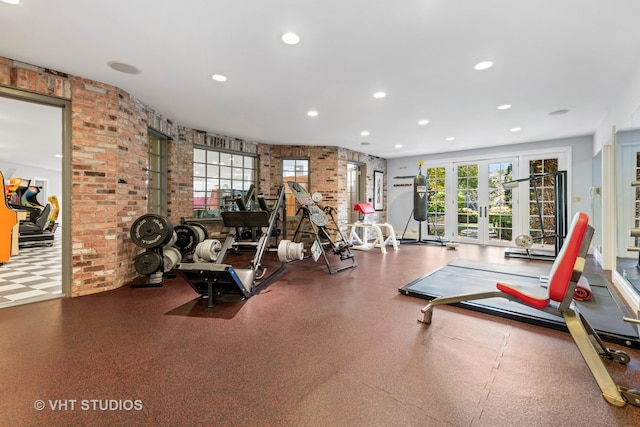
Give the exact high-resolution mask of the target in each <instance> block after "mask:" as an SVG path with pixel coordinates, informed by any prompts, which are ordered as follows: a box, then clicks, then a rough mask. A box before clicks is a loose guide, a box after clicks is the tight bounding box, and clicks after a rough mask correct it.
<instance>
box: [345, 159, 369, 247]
mask: <svg viewBox="0 0 640 427" xmlns="http://www.w3.org/2000/svg"><path fill="white" fill-rule="evenodd" d="M363 177H366V165H364V164H362V163H356V162H348V163H347V193H348V196H347V197H348V200H347V212H348V213H347V222H348V223H350V224H353V223H354V222H356V221H360V220H362V219H363V218H362V214H361V213H360V212H358V211H355V210H353V206H354V205H355V204H356V203H362V202H366V201H367V200H365V199H366V196H365V192H364V191H363V188H365V186H364V184H363ZM356 232H358V233H361V232H362V228H361V227H357V229H356ZM360 237H362V236H360Z"/></svg>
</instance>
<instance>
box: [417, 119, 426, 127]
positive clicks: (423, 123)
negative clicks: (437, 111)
mask: <svg viewBox="0 0 640 427" xmlns="http://www.w3.org/2000/svg"><path fill="white" fill-rule="evenodd" d="M428 123H429V120H419V121H418V124H419V125H420V126H424V125H426V124H428Z"/></svg>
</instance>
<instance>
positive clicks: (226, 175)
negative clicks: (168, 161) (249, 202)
mask: <svg viewBox="0 0 640 427" xmlns="http://www.w3.org/2000/svg"><path fill="white" fill-rule="evenodd" d="M257 164H258V162H257V158H256V156H253V155H247V154H239V153H232V152H227V151H220V150H215V149H209V148H205V147H202V148H200V147H198V148H194V149H193V217H194V218H220V217H221V212H223V211H234V210H237V209H238V207H237V206H236V205H235V201H234V199H235V197H236V196H242V197H245V196H246V195H247V193H248V191H249V188H250V187H251V185H254V186H255V185H256V184H257V182H256V181H257V176H258V174H257Z"/></svg>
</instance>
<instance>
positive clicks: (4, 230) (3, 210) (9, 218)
mask: <svg viewBox="0 0 640 427" xmlns="http://www.w3.org/2000/svg"><path fill="white" fill-rule="evenodd" d="M0 182H1V183H2V203H0V264H4V263H5V262H7V261H9V259H10V258H11V252H12V251H11V249H12V247H13V240H14V239H15V236H16V233H15V232H14V227H15V226H16V225H17V224H18V214H17V213H16V212H15V211H14V210H13V209H11V208H10V207H9V205H8V204H7V197H6V195H5V187H4V177H3V176H2V172H0Z"/></svg>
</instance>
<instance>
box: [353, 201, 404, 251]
mask: <svg viewBox="0 0 640 427" xmlns="http://www.w3.org/2000/svg"><path fill="white" fill-rule="evenodd" d="M353 210H354V211H358V212H360V213H361V214H362V215H364V217H365V220H364V222H361V221H357V222H355V223H352V224H344V225H345V226H347V227H348V229H347V235H348V236H349V237H348V241H349V243H350V244H352V245H354V246H353V249H359V250H361V251H370V250H371V249H373V248H375V247H376V246H379V247H380V251H381V252H382V253H383V254H386V253H387V249H386V246H387V245H392V246H393V249H394V250H398V242H397V241H396V234H395V232H394V231H393V226H392V225H391V224H388V223H386V222H385V223H383V224H377V223H370V222H368V221H367V215H371V214H375V213H376V211H375V210H374V209H373V206H371V204H370V203H356V204H355V205H354V206H353ZM358 228H364V240H363V239H361V238H360V236H358V233H357V229H358ZM369 229H371V230H373V232H374V233H375V235H374V240H372V241H370V242H369V239H368V238H367V234H368V230H369ZM383 229H386V231H387V238H386V239H385V238H384V233H383V231H382V230H383Z"/></svg>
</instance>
